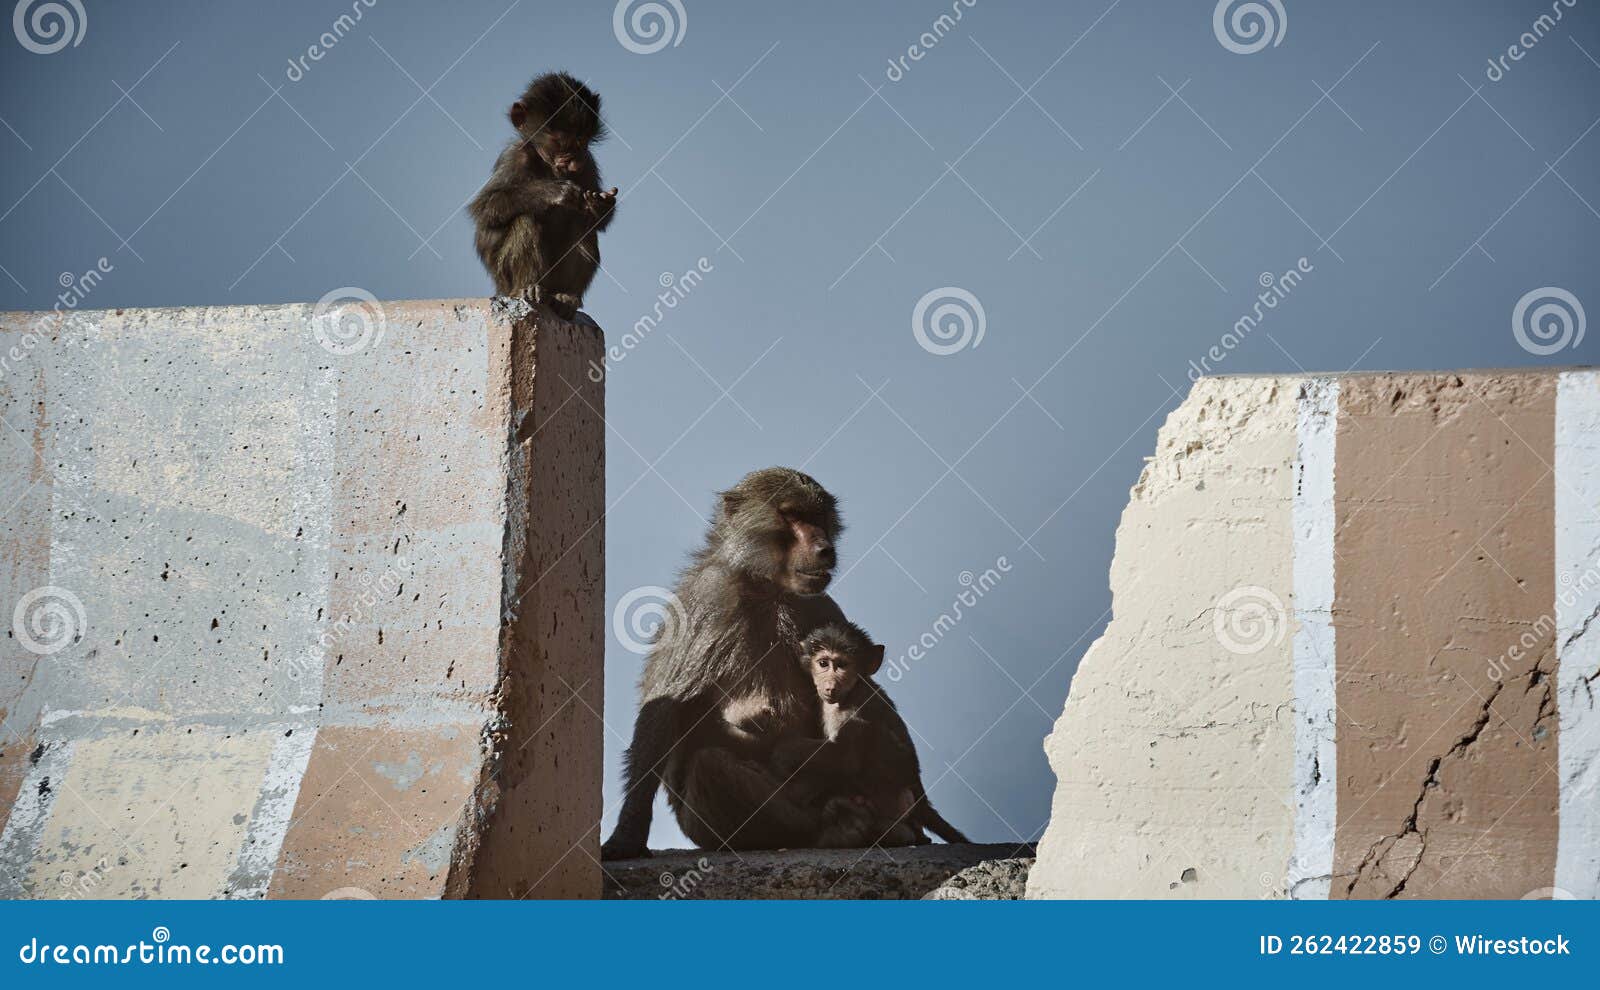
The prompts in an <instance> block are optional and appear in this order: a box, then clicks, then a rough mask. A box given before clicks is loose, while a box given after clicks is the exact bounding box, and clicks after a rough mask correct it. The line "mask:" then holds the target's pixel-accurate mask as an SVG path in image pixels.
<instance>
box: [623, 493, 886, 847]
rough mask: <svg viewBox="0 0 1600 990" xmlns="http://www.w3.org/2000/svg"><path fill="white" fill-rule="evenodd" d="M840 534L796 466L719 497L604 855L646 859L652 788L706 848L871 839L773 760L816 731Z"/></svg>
mask: <svg viewBox="0 0 1600 990" xmlns="http://www.w3.org/2000/svg"><path fill="white" fill-rule="evenodd" d="M841 529H842V526H841V524H840V521H839V512H838V506H837V503H836V502H835V500H834V498H833V496H832V495H830V494H828V492H827V490H826V489H824V488H823V487H822V486H821V485H819V484H817V482H816V481H815V480H814V479H812V478H810V477H809V476H807V475H805V474H802V473H801V472H799V471H795V470H793V469H790V468H767V469H765V470H762V471H754V472H752V473H750V474H748V475H746V476H745V477H744V479H743V480H741V481H740V482H739V483H738V484H737V485H735V486H734V487H733V488H731V489H729V490H728V491H725V492H723V493H722V494H721V496H720V498H719V501H718V504H717V510H716V518H715V520H714V521H713V522H712V524H711V528H710V530H709V531H708V532H707V533H706V541H705V545H704V546H703V547H702V548H701V549H700V550H698V551H697V552H696V553H695V554H694V556H693V558H691V560H690V562H689V565H688V567H687V568H685V569H684V572H683V574H682V576H681V577H680V578H679V580H678V585H677V588H676V591H675V594H676V596H677V599H678V607H677V608H675V609H673V610H672V611H671V614H669V617H668V620H667V621H666V623H665V624H664V625H663V627H662V629H661V632H660V634H659V637H658V639H657V641H656V643H655V645H654V646H653V648H652V649H651V651H650V655H649V657H648V658H647V659H646V660H645V667H644V675H643V677H642V678H641V679H640V682H639V715H638V719H637V721H636V722H635V723H634V728H633V743H632V745H630V746H629V747H628V751H627V754H626V755H625V757H624V763H625V767H626V769H625V783H626V786H627V793H626V795H625V797H624V799H623V804H622V811H621V814H620V816H619V817H618V820H617V827H616V828H615V829H614V830H613V831H612V833H611V838H610V839H608V840H606V843H605V845H604V847H602V850H601V855H602V856H603V857H605V858H607V859H623V858H627V857H630V856H640V855H643V854H645V852H646V849H645V843H646V840H647V839H648V838H649V834H650V815H651V806H652V804H653V802H654V800H655V793H656V786H657V784H662V785H664V786H665V787H666V789H667V800H668V803H669V804H670V806H671V808H672V810H673V813H674V814H675V815H676V816H677V819H678V824H679V825H680V826H681V827H682V828H683V832H684V834H685V835H687V836H688V837H689V838H690V839H692V840H694V841H695V842H696V843H697V844H699V845H700V846H703V847H705V848H709V849H718V848H728V849H762V848H777V847H783V846H808V845H812V844H814V842H815V840H816V839H817V837H818V836H819V835H820V834H821V833H822V832H823V830H824V829H826V830H828V834H829V836H830V837H831V840H832V844H836V845H861V844H864V843H866V842H867V841H869V840H870V839H871V838H872V836H870V835H869V834H868V833H869V832H870V829H871V816H870V815H869V814H866V813H865V812H864V811H863V810H862V809H861V808H860V807H859V806H858V805H856V804H854V803H853V802H851V801H849V800H846V799H844V798H839V799H837V800H834V801H826V802H823V803H822V805H821V806H820V807H818V806H816V805H809V806H803V805H800V804H797V803H796V802H794V801H792V800H790V799H789V798H787V797H785V796H784V795H782V794H781V793H779V791H780V788H781V785H782V784H783V780H782V779H781V778H780V777H778V776H777V775H776V774H775V773H774V772H773V770H772V769H771V767H770V765H769V757H770V756H771V751H772V747H773V745H774V743H775V742H776V740H777V738H778V736H779V735H780V734H792V733H801V734H805V735H814V734H815V732H816V729H815V726H816V725H817V724H818V719H819V713H818V706H817V695H816V689H815V688H814V687H812V685H811V682H810V681H809V679H807V678H806V676H805V672H804V669H803V668H802V667H801V665H800V660H799V647H800V642H801V640H803V639H804V638H805V637H806V636H807V635H809V634H810V632H811V631H812V630H813V629H816V628H818V627H820V626H823V625H827V624H829V623H839V622H843V621H845V618H844V613H843V612H841V611H840V609H839V606H838V605H836V604H834V601H833V599H831V598H829V597H828V596H827V595H826V594H824V593H823V592H824V590H825V589H826V588H827V587H828V583H829V582H830V581H831V580H832V579H833V570H834V567H835V565H836V564H837V562H838V558H837V556H836V552H835V549H834V544H835V541H836V540H837V539H838V537H839V532H840V530H841Z"/></svg>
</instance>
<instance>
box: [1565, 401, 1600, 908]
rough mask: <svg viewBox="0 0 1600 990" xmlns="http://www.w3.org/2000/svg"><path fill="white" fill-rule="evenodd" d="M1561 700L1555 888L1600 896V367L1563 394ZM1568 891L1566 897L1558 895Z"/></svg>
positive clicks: (1574, 893) (1588, 896) (1587, 895)
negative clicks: (1597, 675)
mask: <svg viewBox="0 0 1600 990" xmlns="http://www.w3.org/2000/svg"><path fill="white" fill-rule="evenodd" d="M1555 468H1556V582H1557V592H1556V657H1557V663H1558V666H1557V668H1556V671H1557V672H1556V705H1557V707H1558V708H1559V710H1560V719H1561V731H1560V735H1559V739H1558V748H1559V751H1560V757H1559V773H1560V776H1561V797H1560V799H1561V807H1560V815H1561V821H1560V834H1559V837H1558V840H1557V845H1556V873H1555V885H1556V887H1557V889H1558V890H1559V891H1563V892H1565V893H1566V894H1571V895H1572V896H1574V897H1582V898H1595V897H1600V703H1597V700H1596V697H1595V692H1596V690H1597V689H1600V679H1596V680H1595V681H1593V682H1591V681H1590V680H1589V678H1590V677H1592V676H1594V674H1595V673H1596V672H1597V671H1600V618H1597V616H1600V554H1597V552H1596V548H1597V547H1600V372H1595V371H1568V372H1563V373H1562V375H1561V378H1560V381H1559V382H1558V384H1557V392H1556V437H1555ZM1558 896H1560V895H1558Z"/></svg>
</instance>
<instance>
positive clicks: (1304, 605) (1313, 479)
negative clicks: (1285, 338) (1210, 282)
mask: <svg viewBox="0 0 1600 990" xmlns="http://www.w3.org/2000/svg"><path fill="white" fill-rule="evenodd" d="M1338 412H1339V382H1338V380H1337V379H1332V378H1314V379H1311V380H1310V381H1307V382H1306V383H1305V384H1304V385H1303V386H1302V387H1301V391H1300V399H1299V416H1298V421H1297V425H1296V432H1297V441H1298V442H1297V445H1296V464H1295V493H1294V618H1295V625H1294V785H1295V814H1294V853H1293V855H1292V856H1291V858H1290V860H1289V868H1288V872H1287V877H1288V883H1287V888H1288V894H1289V896H1290V897H1292V898H1295V899H1297V900H1316V899H1326V898H1327V896H1328V885H1329V881H1330V879H1331V877H1332V875H1333V836H1334V832H1335V830H1336V827H1337V825H1338V796H1339V789H1338V783H1337V782H1338V779H1339V778H1338V775H1337V772H1336V771H1337V765H1338V764H1337V758H1338V749H1337V747H1336V746H1335V744H1334V729H1335V725H1336V718H1335V711H1336V706H1335V704H1334V697H1335V693H1334V657H1335V651H1334V630H1333V590H1334V585H1333V570H1334V558H1333V491H1334V488H1333V486H1334V440H1335V425H1336V422H1337V418H1338Z"/></svg>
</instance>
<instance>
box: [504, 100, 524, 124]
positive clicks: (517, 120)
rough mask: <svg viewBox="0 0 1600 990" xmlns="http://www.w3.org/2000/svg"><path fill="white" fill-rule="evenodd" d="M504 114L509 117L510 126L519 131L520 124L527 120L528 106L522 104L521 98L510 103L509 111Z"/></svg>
mask: <svg viewBox="0 0 1600 990" xmlns="http://www.w3.org/2000/svg"><path fill="white" fill-rule="evenodd" d="M506 116H508V117H510V118H511V126H512V127H515V128H516V129H517V130H519V131H520V130H522V125H523V124H525V123H527V122H528V108H527V107H526V106H524V105H523V103H522V101H521V100H518V101H517V102H515V103H513V104H511V112H510V113H508V114H507V115H506Z"/></svg>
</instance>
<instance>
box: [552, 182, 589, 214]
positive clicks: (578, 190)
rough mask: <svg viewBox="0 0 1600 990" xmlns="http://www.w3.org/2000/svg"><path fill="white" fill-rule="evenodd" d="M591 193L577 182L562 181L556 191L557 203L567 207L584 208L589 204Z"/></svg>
mask: <svg viewBox="0 0 1600 990" xmlns="http://www.w3.org/2000/svg"><path fill="white" fill-rule="evenodd" d="M589 196H590V193H589V191H588V190H587V189H585V188H583V187H582V186H580V185H578V184H577V183H576V182H562V183H561V189H560V191H559V192H557V193H556V205H557V206H562V207H566V208H567V209H573V210H575V209H582V208H583V207H585V206H588V205H589Z"/></svg>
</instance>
